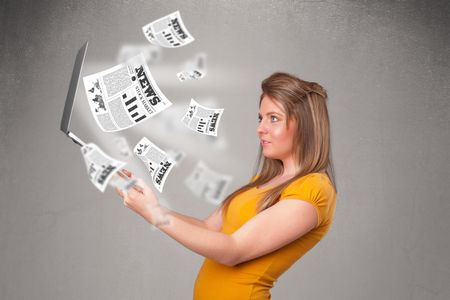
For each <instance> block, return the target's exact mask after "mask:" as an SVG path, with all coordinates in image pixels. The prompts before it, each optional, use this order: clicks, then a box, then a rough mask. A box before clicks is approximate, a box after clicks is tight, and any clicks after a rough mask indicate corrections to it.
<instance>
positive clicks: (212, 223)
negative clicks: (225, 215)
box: [161, 207, 222, 231]
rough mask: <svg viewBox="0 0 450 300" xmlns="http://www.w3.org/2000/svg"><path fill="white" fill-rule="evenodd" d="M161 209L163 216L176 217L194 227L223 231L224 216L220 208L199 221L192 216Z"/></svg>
mask: <svg viewBox="0 0 450 300" xmlns="http://www.w3.org/2000/svg"><path fill="white" fill-rule="evenodd" d="M161 209H162V212H161V213H162V214H163V215H165V216H167V215H171V216H174V217H176V218H179V219H181V220H183V221H185V222H187V223H189V224H192V225H196V226H200V227H203V228H206V229H209V230H212V231H220V230H221V229H222V214H221V209H220V207H219V208H217V209H216V210H214V211H213V213H212V214H211V215H209V216H208V217H207V218H206V219H204V220H199V219H197V218H194V217H191V216H187V215H183V214H180V213H177V212H175V211H173V210H170V209H167V208H163V207H161Z"/></svg>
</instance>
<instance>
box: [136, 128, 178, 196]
mask: <svg viewBox="0 0 450 300" xmlns="http://www.w3.org/2000/svg"><path fill="white" fill-rule="evenodd" d="M133 152H134V153H135V154H136V155H137V157H139V158H140V159H141V160H142V162H143V163H144V164H145V166H146V167H147V169H148V171H149V172H150V176H151V177H152V182H153V185H154V186H155V187H156V189H157V190H158V191H159V192H162V190H163V188H164V183H165V182H166V179H167V176H168V175H169V173H170V171H171V170H172V168H173V167H174V165H175V162H174V161H173V159H172V157H170V156H169V155H167V154H166V152H164V151H163V150H161V149H160V148H159V147H158V146H156V145H155V144H153V143H152V142H150V141H149V140H148V139H147V138H146V137H143V138H142V139H141V140H140V141H139V142H138V143H137V144H136V146H135V147H134V150H133Z"/></svg>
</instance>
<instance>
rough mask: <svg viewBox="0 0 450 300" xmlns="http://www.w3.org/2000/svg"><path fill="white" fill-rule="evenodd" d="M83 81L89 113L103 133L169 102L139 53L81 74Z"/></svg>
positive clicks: (142, 117) (134, 121) (150, 114)
mask: <svg viewBox="0 0 450 300" xmlns="http://www.w3.org/2000/svg"><path fill="white" fill-rule="evenodd" d="M83 82H84V88H85V91H86V96H87V99H88V102H89V107H90V108H91V112H92V115H93V116H94V119H95V121H96V122H97V124H98V126H99V127H100V128H101V129H102V130H103V131H106V132H110V131H119V130H123V129H126V128H129V127H132V126H135V125H136V124H138V123H140V122H142V121H145V120H147V119H149V118H150V117H153V116H154V115H156V114H158V113H159V112H161V111H163V110H165V109H166V108H168V107H169V106H170V105H172V103H171V102H170V101H169V100H168V99H167V98H166V96H164V94H163V93H162V92H161V90H160V89H159V87H158V85H157V84H156V82H155V80H154V79H153V76H152V74H151V73H150V70H149V69H148V67H147V64H146V63H145V59H144V56H143V55H142V54H139V55H137V56H134V57H133V58H131V59H129V60H127V62H126V63H123V64H120V65H117V66H115V67H112V68H110V69H108V70H105V71H102V72H99V73H96V74H92V75H89V76H85V77H83Z"/></svg>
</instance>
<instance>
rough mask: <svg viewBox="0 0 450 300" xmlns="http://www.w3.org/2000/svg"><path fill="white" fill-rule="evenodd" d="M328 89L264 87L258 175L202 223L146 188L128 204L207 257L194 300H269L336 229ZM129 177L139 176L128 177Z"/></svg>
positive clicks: (284, 84)
mask: <svg viewBox="0 0 450 300" xmlns="http://www.w3.org/2000/svg"><path fill="white" fill-rule="evenodd" d="M326 101H327V94H326V91H325V90H324V89H323V88H322V87H321V86H320V85H319V84H317V83H314V82H307V81H303V80H301V79H298V78H296V77H294V76H292V75H289V74H285V73H275V74H273V75H271V76H270V77H268V78H267V79H265V80H264V81H263V82H262V95H261V98H260V105H259V125H258V127H257V134H258V137H259V139H260V141H261V148H260V158H259V161H258V165H259V172H258V174H257V175H256V176H254V177H253V179H252V181H251V182H250V183H248V184H247V185H245V186H243V187H241V188H240V189H238V190H237V191H235V192H233V193H232V194H231V195H229V196H228V197H227V198H226V199H225V200H224V201H223V203H222V205H220V206H219V207H218V208H217V209H216V210H215V211H214V212H213V213H212V214H211V215H210V216H209V217H208V218H206V219H205V220H198V219H195V218H191V217H189V216H185V215H181V214H178V213H176V212H173V211H170V210H168V209H166V208H163V207H161V206H160V205H159V204H158V200H157V198H156V197H155V195H154V194H153V192H152V191H151V189H150V188H149V187H148V186H146V185H145V184H143V183H142V182H141V183H140V184H139V186H140V187H136V188H135V189H132V190H131V191H129V193H128V195H126V196H124V195H122V194H121V193H120V191H118V193H119V194H120V195H121V196H122V197H123V199H124V204H125V206H127V207H129V208H131V209H132V210H133V211H135V212H136V213H138V214H140V215H141V216H142V217H144V218H145V219H146V220H147V221H148V222H150V223H151V224H157V223H158V222H159V221H158V220H160V219H161V217H162V216H164V217H165V218H166V220H167V221H168V222H164V223H161V222H160V223H159V224H160V225H158V224H157V226H158V227H159V228H160V230H161V231H163V232H164V233H166V234H167V235H169V236H171V237H172V238H173V239H175V240H177V241H178V242H179V243H181V244H182V245H184V246H185V247H187V248H189V249H191V250H192V251H194V252H196V253H198V254H200V255H202V256H204V257H205V261H204V263H203V265H202V267H201V269H200V272H199V274H198V277H197V280H196V283H195V288H194V299H196V300H220V299H233V300H239V299H270V297H271V296H270V288H271V287H272V286H273V283H274V281H276V280H277V278H278V277H279V276H280V275H281V274H282V273H283V272H285V271H286V270H287V269H288V268H289V267H290V266H291V265H292V264H294V263H295V262H296V261H297V260H298V259H299V258H300V257H301V256H302V255H303V254H305V253H306V252H307V251H308V250H309V249H311V248H312V247H313V246H314V245H316V244H317V243H318V242H319V241H320V240H321V239H322V238H323V237H324V235H325V234H326V233H327V231H328V230H329V228H330V226H331V223H332V220H333V216H334V210H335V205H336V202H335V201H336V188H335V184H334V179H333V177H334V176H333V170H332V164H331V159H330V152H331V151H330V150H331V149H330V128H329V119H328V112H327V106H326ZM125 173H126V174H127V176H130V177H132V174H131V173H130V172H128V171H125Z"/></svg>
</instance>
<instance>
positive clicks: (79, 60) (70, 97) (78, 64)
mask: <svg viewBox="0 0 450 300" xmlns="http://www.w3.org/2000/svg"><path fill="white" fill-rule="evenodd" d="M87 47H88V42H86V43H85V44H84V45H83V46H82V47H81V48H80V50H78V54H77V57H76V59H75V65H74V66H73V71H72V77H71V79H70V84H69V91H68V92H67V97H66V103H65V105H64V112H63V116H62V119H61V127H60V129H61V130H62V132H64V133H65V134H67V135H69V133H70V132H69V126H70V118H71V117H72V109H73V104H74V100H75V94H76V92H77V87H78V81H79V80H80V74H81V69H82V67H83V62H84V58H85V56H86V51H87ZM69 136H70V135H69Z"/></svg>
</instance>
